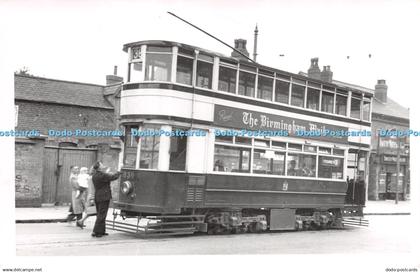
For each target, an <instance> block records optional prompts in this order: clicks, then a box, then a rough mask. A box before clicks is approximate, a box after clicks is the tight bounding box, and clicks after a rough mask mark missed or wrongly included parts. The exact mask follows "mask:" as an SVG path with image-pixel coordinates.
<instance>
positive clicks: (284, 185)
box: [283, 181, 289, 191]
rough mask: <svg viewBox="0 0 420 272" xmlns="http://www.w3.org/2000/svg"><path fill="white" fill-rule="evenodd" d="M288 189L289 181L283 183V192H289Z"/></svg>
mask: <svg viewBox="0 0 420 272" xmlns="http://www.w3.org/2000/svg"><path fill="white" fill-rule="evenodd" d="M288 187H289V183H288V182H287V181H285V182H283V191H287V188H288Z"/></svg>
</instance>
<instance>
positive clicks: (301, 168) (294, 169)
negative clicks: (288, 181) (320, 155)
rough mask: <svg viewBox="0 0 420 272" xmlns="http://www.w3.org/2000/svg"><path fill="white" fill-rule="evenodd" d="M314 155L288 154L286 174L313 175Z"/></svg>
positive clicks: (314, 166)
mask: <svg viewBox="0 0 420 272" xmlns="http://www.w3.org/2000/svg"><path fill="white" fill-rule="evenodd" d="M315 174H316V155H305V154H290V153H289V154H288V156H287V175H288V176H300V177H315Z"/></svg>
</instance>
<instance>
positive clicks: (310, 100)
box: [306, 88, 321, 110]
mask: <svg viewBox="0 0 420 272" xmlns="http://www.w3.org/2000/svg"><path fill="white" fill-rule="evenodd" d="M320 92H321V91H320V90H317V89H312V88H308V95H307V99H306V107H307V108H308V109H311V110H319V94H320Z"/></svg>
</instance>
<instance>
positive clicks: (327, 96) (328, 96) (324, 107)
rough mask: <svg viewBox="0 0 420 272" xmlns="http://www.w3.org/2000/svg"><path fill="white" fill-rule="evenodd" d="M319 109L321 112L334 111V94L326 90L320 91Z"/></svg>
mask: <svg viewBox="0 0 420 272" xmlns="http://www.w3.org/2000/svg"><path fill="white" fill-rule="evenodd" d="M321 111H323V112H329V113H333V112H334V94H333V93H328V92H322V100H321Z"/></svg>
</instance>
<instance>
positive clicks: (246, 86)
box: [238, 71, 255, 97]
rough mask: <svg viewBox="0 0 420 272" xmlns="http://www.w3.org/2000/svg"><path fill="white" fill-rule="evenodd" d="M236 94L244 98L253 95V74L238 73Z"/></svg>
mask: <svg viewBox="0 0 420 272" xmlns="http://www.w3.org/2000/svg"><path fill="white" fill-rule="evenodd" d="M238 93H239V94H240V95H244V96H250V97H254V95H255V74H251V73H246V72H243V71H239V86H238Z"/></svg>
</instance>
